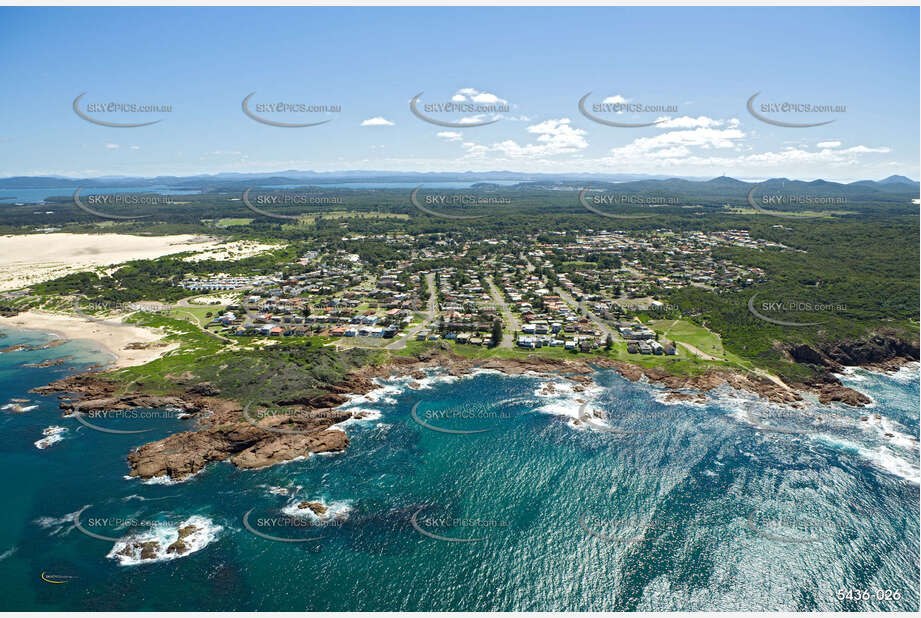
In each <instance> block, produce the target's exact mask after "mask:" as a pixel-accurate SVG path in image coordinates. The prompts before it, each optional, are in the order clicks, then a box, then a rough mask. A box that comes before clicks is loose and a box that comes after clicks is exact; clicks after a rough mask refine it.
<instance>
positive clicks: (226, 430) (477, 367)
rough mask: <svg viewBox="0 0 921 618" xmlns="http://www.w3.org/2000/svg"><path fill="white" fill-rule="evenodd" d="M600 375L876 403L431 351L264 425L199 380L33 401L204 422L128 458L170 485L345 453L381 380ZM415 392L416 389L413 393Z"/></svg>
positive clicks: (86, 384)
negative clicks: (159, 410)
mask: <svg viewBox="0 0 921 618" xmlns="http://www.w3.org/2000/svg"><path fill="white" fill-rule="evenodd" d="M910 362H916V361H913V359H904V362H902V363H896V362H895V361H891V362H890V367H892V366H894V365H896V364H901V365H904V364H907V363H910ZM599 368H601V369H611V370H614V371H616V372H617V373H618V374H620V375H621V376H623V377H624V378H625V379H627V380H630V381H633V382H637V381H646V382H648V383H650V384H655V385H657V386H661V387H663V388H664V389H665V391H666V398H667V400H668V401H688V400H690V401H692V402H693V401H699V400H700V399H702V398H703V397H705V395H704V393H707V392H710V391H713V390H714V389H717V388H719V387H721V386H724V385H728V386H729V387H731V388H733V389H736V390H741V391H748V392H751V393H753V394H755V395H757V396H759V397H761V398H763V399H766V400H768V401H770V402H772V403H775V404H778V405H788V406H793V407H800V406H802V405H805V403H806V402H807V400H806V399H805V398H804V397H803V394H804V393H810V394H813V395H816V396H818V398H819V400H820V403H822V404H827V403H831V402H840V403H842V404H845V405H850V406H854V407H861V406H864V405H867V404H869V403H871V402H870V400H869V398H867V397H866V396H865V395H863V394H862V393H859V392H858V391H855V390H853V389H850V388H848V387H846V386H844V385H843V384H841V383H840V382H839V381H837V379H834V382H831V381H826V382H823V383H821V384H820V385H818V386H817V385H814V384H813V385H810V384H796V385H786V384H783V383H782V382H780V383H778V381H775V380H773V379H770V378H768V377H765V376H761V375H758V374H754V373H752V372H749V371H745V372H743V371H739V370H736V369H731V370H720V369H711V370H709V371H707V372H705V373H702V374H698V375H694V376H674V375H671V374H669V373H668V372H667V371H665V370H663V369H661V368H647V367H642V366H639V365H634V364H631V363H627V362H623V361H616V360H610V359H598V358H592V359H581V358H579V359H559V358H548V357H540V356H537V355H530V356H527V357H523V358H490V359H469V358H464V357H461V356H457V355H454V354H452V353H449V352H447V351H446V350H443V349H431V350H427V351H426V352H424V353H422V354H420V355H418V356H405V357H404V356H394V357H391V358H390V359H388V362H386V363H382V364H380V365H376V366H370V365H369V366H366V367H363V368H362V369H361V370H357V371H352V372H350V373H349V374H346V376H345V378H344V379H343V380H342V381H340V382H337V383H335V384H326V385H325V387H324V388H322V389H320V390H319V391H318V392H317V393H316V394H315V395H312V396H310V397H306V398H303V399H296V400H292V401H285V402H276V403H277V404H278V405H283V406H286V413H285V414H272V415H271V416H268V417H265V416H260V415H259V414H256V415H255V416H256V417H257V418H258V419H259V420H254V418H253V412H254V411H255V409H254V410H251V411H250V415H251V416H250V417H247V416H246V414H245V413H244V408H243V404H242V403H241V402H239V401H235V400H231V399H226V398H224V397H221V395H220V392H219V391H217V390H216V389H214V388H213V387H212V386H211V385H210V384H208V383H202V382H199V381H198V380H197V379H196V378H195V377H194V376H187V377H183V376H178V377H176V378H175V379H174V384H175V386H176V393H175V394H173V395H169V396H153V395H145V394H143V393H138V392H135V393H123V392H122V391H118V390H117V383H116V382H111V381H109V380H107V379H106V378H105V374H98V373H95V374H94V373H90V374H86V373H84V374H75V375H72V376H68V377H66V378H63V379H61V380H58V381H57V382H54V383H52V384H49V385H47V386H44V387H39V388H36V389H33V391H32V392H36V393H40V394H59V396H61V397H62V398H64V400H63V401H62V402H61V404H60V406H61V408H62V410H64V413H65V415H68V414H73V413H75V412H79V411H81V410H84V411H85V410H124V409H131V408H136V407H164V406H172V407H177V408H181V409H183V410H184V411H185V412H187V413H189V414H191V415H192V416H194V417H195V418H196V419H197V421H198V427H197V428H195V429H192V430H188V431H184V432H180V433H175V434H172V435H170V436H167V437H166V438H163V439H161V440H157V441H154V442H150V443H147V444H144V445H142V446H140V447H139V448H137V449H135V450H134V451H133V452H132V453H130V454H128V455H127V459H128V464H129V466H130V469H131V470H130V476H131V477H138V478H141V479H144V480H149V479H153V478H158V477H165V478H168V479H169V480H171V481H183V480H185V479H187V478H189V477H191V476H192V475H194V474H196V473H197V472H199V471H201V470H202V469H204V468H205V467H206V466H207V465H208V464H210V463H213V462H217V461H229V462H230V463H232V464H234V465H235V466H237V467H239V468H243V469H257V468H263V467H267V466H272V465H276V464H280V463H286V462H288V461H292V460H294V459H297V458H299V457H309V456H310V455H311V454H320V453H333V452H341V451H343V450H345V449H346V448H347V447H348V444H349V440H348V437H347V436H346V435H345V434H344V433H343V432H341V431H340V430H338V429H337V428H336V427H334V425H336V424H338V423H341V422H343V421H346V420H349V419H350V418H351V417H352V412H350V411H348V410H343V409H341V406H342V405H343V404H346V403H348V402H349V401H350V400H351V398H353V397H355V396H361V395H365V394H367V393H369V392H370V391H372V390H374V389H376V388H379V384H377V383H376V380H380V379H384V380H386V379H399V378H409V379H412V380H422V379H424V378H425V377H426V373H425V371H426V370H433V369H434V370H437V371H440V372H443V373H444V374H447V375H450V376H454V377H465V376H469V375H471V374H473V373H474V372H478V371H483V370H494V371H499V372H501V373H502V374H504V375H508V376H516V375H526V374H527V375H539V376H546V377H558V378H563V379H566V380H569V381H572V382H574V383H576V388H575V389H574V390H576V391H577V392H580V391H581V390H582V389H584V388H588V387H591V386H593V385H594V378H593V376H594V374H595V373H596V372H597V370H598V369H599ZM874 369H878V367H874ZM412 384H413V383H412V382H411V383H410V388H413V386H412ZM688 391H692V392H690V393H689V392H688ZM64 394H66V395H64ZM292 429H293V431H292ZM279 430H281V431H279Z"/></svg>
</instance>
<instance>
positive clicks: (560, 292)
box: [553, 288, 621, 341]
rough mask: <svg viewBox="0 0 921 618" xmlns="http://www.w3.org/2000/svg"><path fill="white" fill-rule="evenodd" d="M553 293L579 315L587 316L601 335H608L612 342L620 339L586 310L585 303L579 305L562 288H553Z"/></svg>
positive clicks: (618, 335)
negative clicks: (573, 308)
mask: <svg viewBox="0 0 921 618" xmlns="http://www.w3.org/2000/svg"><path fill="white" fill-rule="evenodd" d="M553 291H554V292H556V293H557V294H558V295H559V297H560V298H562V299H563V300H564V301H566V303H567V304H568V305H569V306H570V307H576V309H577V310H579V312H580V313H584V314H585V315H586V316H588V318H589V319H590V320H591V321H592V322H593V323H594V324H595V326H597V327H598V328H599V330H601V332H602V333H604V334H605V335H610V336H611V339H613V340H614V341H617V340H619V339H620V338H621V337H620V333H618V332H617V331H615V330H614V329H613V328H611V327H610V326H608V325H607V324H606V323H605V322H604V320H602V319H601V318H599V317H598V316H597V315H596V314H595V313H594V312H593V311H591V310H590V309H588V308H587V307H586V306H585V303H579V302H578V301H576V299H575V298H573V297H572V294H570V293H569V292H567V291H566V290H564V289H563V288H554V289H553Z"/></svg>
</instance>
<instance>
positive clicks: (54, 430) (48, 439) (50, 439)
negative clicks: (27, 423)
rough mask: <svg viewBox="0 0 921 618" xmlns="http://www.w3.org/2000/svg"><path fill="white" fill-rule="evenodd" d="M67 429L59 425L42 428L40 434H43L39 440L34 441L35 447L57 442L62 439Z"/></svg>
mask: <svg viewBox="0 0 921 618" xmlns="http://www.w3.org/2000/svg"><path fill="white" fill-rule="evenodd" d="M66 431H67V428H66V427H61V426H59V425H52V426H51V427H45V428H44V429H43V430H42V435H43V436H45V437H44V438H42V439H40V440H36V441H35V448H37V449H46V448H48V447H49V446H51V445H53V444H57V443H58V442H60V441H61V440H63V439H64V436H63V435H62V434H64V433H65V432H66Z"/></svg>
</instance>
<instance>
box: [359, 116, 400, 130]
mask: <svg viewBox="0 0 921 618" xmlns="http://www.w3.org/2000/svg"><path fill="white" fill-rule="evenodd" d="M395 124H396V123H395V122H390V121H389V120H387V119H386V118H384V117H383V116H375V117H374V118H368V119H367V120H362V121H361V126H363V127H392V126H393V125H395Z"/></svg>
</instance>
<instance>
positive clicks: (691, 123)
mask: <svg viewBox="0 0 921 618" xmlns="http://www.w3.org/2000/svg"><path fill="white" fill-rule="evenodd" d="M656 122H658V123H659V124H657V125H656V127H657V128H659V129H696V128H698V127H701V128H704V129H709V128H710V127H722V126H724V125H727V124H728V125H729V126H733V127H734V126H738V124H739V121H738V119H736V118H733V119H732V120H728V121H727V120H716V119H714V118H708V117H707V116H698V117H697V118H693V117H691V116H679V117H677V118H672V117H671V116H660V117H658V118H656Z"/></svg>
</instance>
